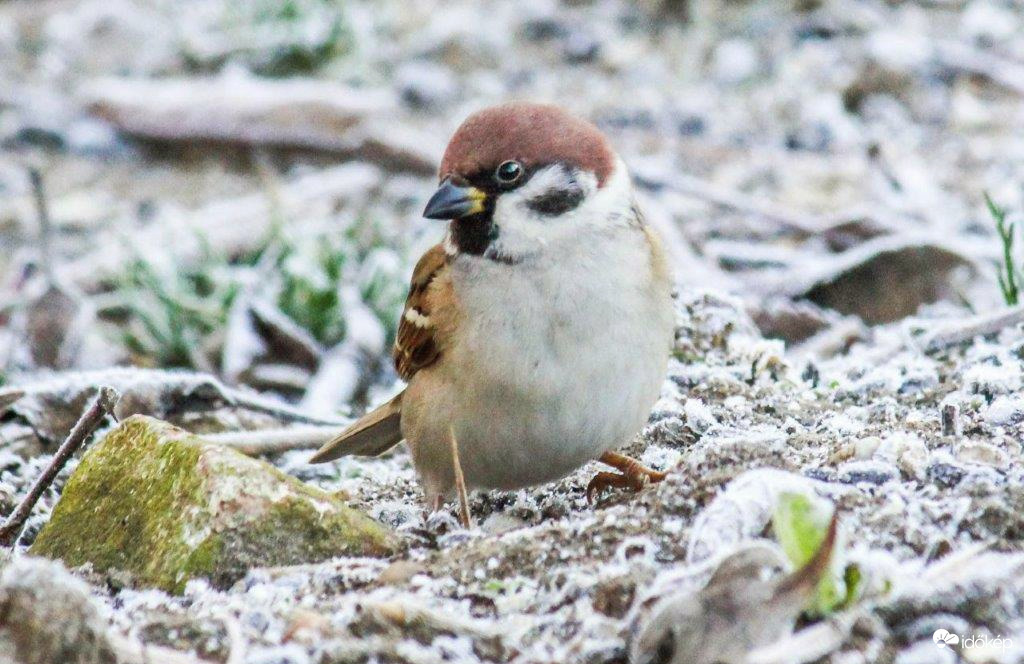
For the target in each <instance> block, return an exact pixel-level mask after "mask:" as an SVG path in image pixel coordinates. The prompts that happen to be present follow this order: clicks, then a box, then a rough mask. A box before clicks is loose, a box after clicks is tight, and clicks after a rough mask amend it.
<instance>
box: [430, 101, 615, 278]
mask: <svg viewBox="0 0 1024 664" xmlns="http://www.w3.org/2000/svg"><path fill="white" fill-rule="evenodd" d="M440 178H441V184H440V187H439V189H438V190H437V192H436V193H435V194H434V195H433V197H432V198H431V199H430V202H429V203H427V207H426V209H425V210H424V212H423V214H424V216H425V217H428V218H430V219H448V220H451V221H450V225H449V232H448V238H447V243H446V248H447V250H448V251H449V253H450V254H459V255H469V256H480V257H483V258H485V259H490V260H493V261H498V262H504V263H510V264H515V263H518V262H521V261H522V260H524V259H525V258H527V257H529V256H531V255H536V254H539V253H540V252H542V251H544V249H545V247H548V246H551V245H554V244H557V243H558V242H562V241H573V240H574V239H578V238H579V234H580V233H581V232H584V233H586V232H588V231H589V230H590V229H589V228H588V227H590V226H594V225H597V226H601V225H605V224H616V223H625V219H626V217H627V216H628V212H629V209H630V205H631V204H632V193H631V186H630V183H629V178H628V176H627V175H626V173H625V168H624V167H623V166H622V163H621V160H619V158H618V157H617V156H616V154H615V152H614V151H613V150H612V148H611V146H610V145H609V143H608V140H607V139H606V138H605V137H604V135H603V134H602V133H601V131H600V130H598V129H597V127H595V126H594V125H592V124H591V123H589V122H587V121H585V120H582V119H580V118H577V117H574V116H572V115H570V114H569V113H567V112H565V111H563V110H562V109H560V108H558V107H556V106H550V105H546V104H533V103H523V102H517V103H509V104H503V105H500V106H494V107H491V108H487V109H484V110H482V111H479V112H477V113H474V114H473V115H471V116H469V118H467V119H466V121H465V122H463V123H462V126H460V127H459V128H458V130H456V132H455V134H454V135H453V136H452V139H451V141H450V142H449V143H448V148H447V149H446V150H445V153H444V158H443V159H442V161H441V168H440Z"/></svg>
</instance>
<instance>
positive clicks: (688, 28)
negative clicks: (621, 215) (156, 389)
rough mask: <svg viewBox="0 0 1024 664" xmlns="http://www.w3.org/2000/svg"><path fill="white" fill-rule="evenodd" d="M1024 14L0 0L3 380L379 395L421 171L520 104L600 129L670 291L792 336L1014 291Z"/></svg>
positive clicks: (307, 401) (334, 408)
mask: <svg viewBox="0 0 1024 664" xmlns="http://www.w3.org/2000/svg"><path fill="white" fill-rule="evenodd" d="M1021 9H1022V5H1021V4H1020V3H1018V2H1010V1H1002V0H922V1H919V2H895V1H893V2H885V1H882V0H857V1H852V0H848V1H840V0H794V1H788V2H782V1H774V0H770V1H769V0H765V1H759V2H738V1H708V2H686V1H685V0H664V1H661V2H659V1H657V0H648V1H645V2H625V1H621V0H593V1H589V2H588V1H582V0H580V1H571V2H570V1H566V2H557V1H556V0H527V1H523V2H514V3H511V2H465V1H459V0H445V1H444V2H440V1H439V2H430V1H419V2H415V3H410V2H406V1H404V0H284V1H271V0H252V1H248V0H247V1H243V0H77V1H76V0H30V1H17V0H15V1H11V0H8V1H6V2H0V381H7V382H8V383H11V382H18V381H19V380H23V379H24V378H25V377H26V376H27V375H32V374H36V373H38V372H41V371H51V370H61V371H64V370H81V369H98V368H105V367H111V366H138V367H155V368H182V369H194V370H198V371H202V372H207V373H210V374H213V375H215V376H217V377H218V378H220V379H221V380H222V381H224V382H226V383H228V384H231V385H243V386H248V387H251V388H253V389H255V390H258V391H260V392H262V393H265V394H270V395H273V396H274V397H275V398H276V397H280V398H281V399H284V400H287V401H288V402H291V403H294V404H298V405H299V406H301V407H302V408H303V409H304V410H305V411H306V412H310V413H318V414H324V415H327V414H332V413H337V412H339V411H341V412H346V411H349V410H358V409H361V408H362V407H364V406H365V404H367V403H368V402H370V401H375V400H377V399H379V398H381V397H383V396H384V394H385V393H386V392H387V391H388V390H389V389H392V385H393V383H394V381H395V376H394V374H393V372H392V370H391V368H390V363H389V362H388V361H387V355H388V349H389V347H390V343H391V341H392V338H393V335H394V333H395V328H396V321H397V317H398V315H399V312H400V309H401V304H402V301H403V300H404V297H405V290H406V284H407V279H408V275H409V273H410V270H411V265H412V263H413V262H414V260H415V258H416V257H418V255H419V253H420V252H421V251H423V250H424V249H426V248H427V247H429V246H430V245H431V244H433V243H435V242H437V241H438V240H439V239H440V237H441V235H442V233H443V228H442V227H441V226H440V225H438V224H437V223H435V222H428V221H426V220H423V219H422V218H421V217H420V212H421V210H422V207H423V205H424V202H425V201H426V199H427V197H428V196H429V194H430V193H431V191H432V190H433V188H434V185H435V180H436V178H435V174H434V169H435V165H436V163H437V161H438V160H439V158H440V154H441V151H442V149H443V147H444V144H445V142H446V140H447V137H448V136H449V134H450V133H451V132H452V131H453V130H454V129H455V127H457V126H458V124H459V123H460V122H461V121H462V119H463V118H464V117H465V116H466V115H467V114H468V113H470V112H472V111H474V110H476V109H478V108H481V107H483V106H486V105H489V104H493V103H497V102H501V101H504V100H508V99H529V100H541V101H549V102H554V103H557V104H560V105H563V106H565V107H567V108H569V109H570V110H572V111H574V112H576V113H579V114H581V115H583V116H585V117H588V118H590V119H591V120H593V121H594V122H595V123H597V125H598V126H599V127H601V128H602V129H603V130H604V131H605V132H607V133H608V135H609V136H610V137H611V139H612V142H613V143H614V145H615V146H616V147H617V149H618V150H619V152H620V153H621V154H622V156H623V157H624V158H625V160H626V162H627V164H628V165H629V166H630V168H631V169H632V170H633V173H634V175H635V179H636V182H637V185H638V189H639V195H640V197H641V203H642V205H643V207H644V209H645V211H646V213H647V215H648V217H649V218H650V220H651V223H652V224H654V225H655V226H656V227H657V228H658V230H659V231H660V232H661V233H662V234H663V236H664V237H665V239H666V243H667V245H668V247H669V249H670V252H671V254H672V257H673V262H674V266H675V270H676V273H677V276H678V279H679V281H680V285H681V287H682V288H697V289H712V290H720V291H726V292H731V293H733V294H735V295H737V296H739V297H740V298H742V300H743V302H744V303H745V305H746V306H747V308H748V310H749V312H750V313H751V314H752V316H753V318H754V320H755V321H756V323H757V325H758V326H759V327H760V328H761V330H762V332H763V333H764V334H766V335H767V336H770V337H775V338H780V339H784V340H785V341H786V342H787V344H788V348H789V349H790V350H791V351H792V352H793V353H795V354H804V355H807V356H834V355H836V354H842V353H844V352H846V351H847V350H848V349H849V348H850V347H851V345H853V344H855V343H857V342H858V341H861V340H865V339H868V338H869V337H870V336H871V334H872V333H873V332H872V326H875V325H879V324H887V323H893V322H896V321H902V320H903V319H905V318H906V317H908V316H916V317H917V318H915V319H914V320H916V321H918V323H915V324H918V325H923V326H927V324H928V322H927V321H928V320H929V319H931V318H934V317H939V316H941V317H948V316H964V315H968V314H970V313H971V312H980V311H989V310H993V309H996V308H998V307H1002V306H1005V305H1006V304H1015V303H1016V299H1017V286H1016V284H1017V272H1016V267H1015V258H1016V254H1017V252H1018V251H1019V250H1020V243H1019V240H1017V239H1016V238H1015V237H1014V234H1015V232H1016V229H1015V227H1014V226H1013V222H1014V220H1015V219H1016V218H1017V216H1018V215H1017V213H1018V211H1019V210H1021V209H1022V205H1024V200H1022V198H1024V190H1022V188H1021V182H1024V132H1022V131H1021V127H1022V120H1024V104H1022V100H1024V30H1022V24H1024V18H1022V15H1021ZM986 194H988V195H989V196H990V197H991V205H989V204H988V203H986V200H985V195H986ZM997 275H999V276H997Z"/></svg>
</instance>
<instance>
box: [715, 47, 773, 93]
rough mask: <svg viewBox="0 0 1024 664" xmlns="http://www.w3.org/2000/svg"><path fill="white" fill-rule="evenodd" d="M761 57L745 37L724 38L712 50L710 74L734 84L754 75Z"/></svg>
mask: <svg viewBox="0 0 1024 664" xmlns="http://www.w3.org/2000/svg"><path fill="white" fill-rule="evenodd" d="M760 62H761V57H760V56H759V55H758V53H757V49H756V48H754V45H753V44H751V43H750V42H749V41H747V40H746V39H738V38H736V39H726V40H725V41H723V42H721V43H720V44H719V45H718V46H717V47H716V48H715V51H714V54H713V55H712V59H711V72H712V75H713V76H714V77H715V78H716V79H717V80H718V81H720V82H721V83H724V84H726V85H735V84H737V83H742V82H743V81H746V80H747V79H749V78H751V77H753V76H754V74H756V73H757V71H758V69H759V68H760Z"/></svg>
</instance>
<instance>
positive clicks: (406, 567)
mask: <svg viewBox="0 0 1024 664" xmlns="http://www.w3.org/2000/svg"><path fill="white" fill-rule="evenodd" d="M426 571H427V568H426V567H424V566H423V565H421V564H420V563H417V562H415V561H412V560H396V561H395V562H393V563H391V564H390V565H388V566H387V567H385V568H384V571H383V572H381V573H380V576H378V577H377V583H379V584H381V585H385V586H397V585H401V584H403V583H405V582H406V581H408V580H409V579H411V578H412V577H414V576H416V575H417V574H422V573H424V572H426Z"/></svg>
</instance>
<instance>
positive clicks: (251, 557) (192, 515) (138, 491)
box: [32, 416, 395, 593]
mask: <svg viewBox="0 0 1024 664" xmlns="http://www.w3.org/2000/svg"><path fill="white" fill-rule="evenodd" d="M394 547H395V540H394V538H393V536H392V535H391V534H390V533H389V532H388V531H387V530H386V529H385V528H384V527H383V526H381V525H380V524H378V523H377V522H375V521H373V520H372V519H370V518H369V517H367V516H365V515H363V514H361V513H359V512H357V511H356V510H353V509H352V508H350V507H348V506H347V505H346V504H345V503H344V501H343V500H341V499H340V498H338V497H337V496H335V495H332V494H329V493H326V492H324V491H321V490H319V489H316V488H314V487H311V486H308V485H305V484H303V483H302V482H300V481H298V480H297V479H295V478H294V477H290V476H288V475H285V474H284V473H282V472H281V471H279V470H278V469H276V468H274V467H273V466H271V465H270V464H267V463H266V462H263V461H259V460H256V459H250V458H248V457H246V456H244V455H242V454H240V453H238V452H236V451H235V450H232V449H229V448H226V447H223V446H219V445H213V444H210V443H206V442H205V441H203V440H202V439H201V438H199V437H197V436H194V435H192V434H189V433H188V432H186V431H183V430H181V429H178V428H177V427H174V426H171V425H169V424H167V423H165V422H161V421H159V420H155V419H153V418H149V417H145V416H133V417H130V418H128V419H127V420H125V421H123V422H122V423H121V424H120V425H119V426H118V427H117V428H116V429H114V430H113V431H111V432H110V433H109V434H107V436H106V437H105V438H104V439H103V440H102V441H101V442H100V443H99V444H98V445H96V446H95V447H94V448H93V449H91V450H90V451H89V452H88V453H87V454H86V455H85V456H84V457H83V458H82V461H81V462H80V463H79V465H78V467H77V468H76V469H75V471H74V473H73V474H72V475H71V477H70V478H69V480H68V483H67V485H66V486H65V488H64V492H63V495H62V496H61V499H60V502H59V503H58V504H57V506H56V507H55V508H54V511H53V515H52V517H51V518H50V521H49V523H47V524H46V526H45V527H44V528H43V530H42V532H41V533H40V534H39V537H38V538H37V539H36V541H35V543H34V544H33V546H32V553H33V554H36V555H42V556H46V557H48V558H59V559H61V560H63V561H64V562H65V564H67V565H71V566H79V565H84V564H86V563H91V564H92V566H93V569H95V570H96V571H97V572H105V571H107V570H111V569H115V570H123V571H125V572H128V573H129V574H131V576H132V578H133V579H134V581H135V582H136V583H137V584H139V585H142V586H153V587H157V588H161V589H163V590H166V591H168V592H176V593H180V592H182V591H183V590H184V588H185V585H186V583H187V582H188V581H189V579H194V578H207V579H209V580H210V581H211V583H213V585H215V586H217V587H220V588H224V587H228V586H230V585H231V584H233V583H234V582H235V581H237V580H239V579H241V578H242V577H243V576H245V573H246V572H247V571H248V570H249V569H250V568H252V567H263V566H276V565H292V564H298V563H312V562H320V561H323V560H326V559H328V558H333V557H335V556H341V555H385V554H387V553H390V552H391V551H393V550H394Z"/></svg>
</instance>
